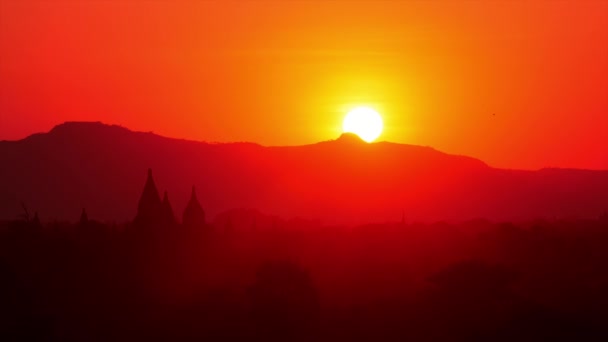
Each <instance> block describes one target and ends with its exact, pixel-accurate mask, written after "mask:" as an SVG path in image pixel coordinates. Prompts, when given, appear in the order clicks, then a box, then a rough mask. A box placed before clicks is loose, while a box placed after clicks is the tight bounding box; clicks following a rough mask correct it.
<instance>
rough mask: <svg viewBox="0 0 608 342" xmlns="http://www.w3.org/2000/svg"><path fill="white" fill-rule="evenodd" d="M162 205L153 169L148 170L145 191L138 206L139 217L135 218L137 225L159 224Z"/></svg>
mask: <svg viewBox="0 0 608 342" xmlns="http://www.w3.org/2000/svg"><path fill="white" fill-rule="evenodd" d="M161 212H162V203H161V200H160V197H159V195H158V190H157V188H156V184H155V183H154V178H153V177H152V169H148V179H147V180H146V184H145V185H144V190H143V192H142V194H141V197H140V198H139V204H138V206H137V216H135V223H136V224H154V223H158V222H159V219H160V218H161Z"/></svg>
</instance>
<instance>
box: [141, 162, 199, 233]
mask: <svg viewBox="0 0 608 342" xmlns="http://www.w3.org/2000/svg"><path fill="white" fill-rule="evenodd" d="M182 218H183V219H182V226H184V227H186V228H202V227H205V226H206V221H205V211H204V210H203V207H202V206H201V204H200V202H199V201H198V198H197V196H196V189H195V187H194V186H193V187H192V194H191V195H190V200H189V201H188V204H187V205H186V209H185V210H184V214H183V216H182ZM133 223H134V225H135V226H137V227H158V226H169V227H170V226H175V225H177V224H178V222H177V220H176V217H175V213H174V211H173V207H172V205H171V202H170V201H169V195H168V193H167V191H165V192H164V195H163V199H162V200H161V198H160V196H159V192H158V188H157V187H156V183H155V182H154V177H153V176H152V169H148V178H147V180H146V184H145V185H144V189H143V191H142V194H141V197H140V198H139V203H138V206H137V215H136V216H135V219H134V220H133Z"/></svg>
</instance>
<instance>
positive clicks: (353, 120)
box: [342, 107, 383, 143]
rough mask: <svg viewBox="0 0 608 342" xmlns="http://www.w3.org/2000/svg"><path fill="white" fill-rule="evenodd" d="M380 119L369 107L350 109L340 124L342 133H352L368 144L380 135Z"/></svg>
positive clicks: (381, 124)
mask: <svg viewBox="0 0 608 342" xmlns="http://www.w3.org/2000/svg"><path fill="white" fill-rule="evenodd" d="M382 127H383V123H382V117H381V116H380V114H378V112H376V111H375V110H373V109H372V108H369V107H357V108H354V109H352V110H351V111H350V112H348V114H346V117H344V122H342V131H343V132H344V133H354V134H356V135H358V136H359V137H360V138H361V139H363V140H365V141H367V142H368V143H369V142H372V141H374V140H376V139H377V138H378V137H379V136H380V133H382Z"/></svg>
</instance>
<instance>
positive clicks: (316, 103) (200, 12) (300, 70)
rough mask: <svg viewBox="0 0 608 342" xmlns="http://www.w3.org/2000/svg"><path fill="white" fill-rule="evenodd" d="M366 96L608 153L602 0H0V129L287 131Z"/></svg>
mask: <svg viewBox="0 0 608 342" xmlns="http://www.w3.org/2000/svg"><path fill="white" fill-rule="evenodd" d="M363 104H367V105H371V106H373V107H375V108H376V109H377V110H378V111H380V112H381V113H382V115H383V117H384V120H385V126H386V127H385V132H384V133H383V135H382V136H381V138H380V140H389V141H394V142H402V143H410V144H417V145H430V146H433V147H435V148H437V149H440V150H443V151H446V152H449V153H456V154H466V155H470V156H474V157H477V158H480V159H482V160H484V161H486V162H488V163H489V164H491V165H493V166H498V167H508V168H540V167H545V166H560V167H581V168H604V169H608V152H607V150H608V1H604V0H598V1H593V0H572V1H549V0H546V1H545V0H543V1H523V0H522V1H518V0H513V1H507V0H505V1H481V0H480V1H456V0H454V1H339V0H335V1H254V0H249V1H236V0H234V1H217V2H215V1H195V0H190V1H186V0H184V1H160V0H159V1H153V0H150V1H144V0H131V1H118V0H115V1H103V0H88V1H87V0H72V1H61V0H54V1H42V0H38V1H34V0H0V139H18V138H22V137H24V136H26V135H28V134H30V133H33V132H37V131H45V130H48V129H50V128H51V127H52V126H54V125H55V124H57V123H60V122H63V121H67V120H94V121H97V120H100V121H103V122H106V123H116V124H121V125H124V126H126V127H129V128H131V129H135V130H144V131H154V132H157V133H159V134H163V135H167V136H174V137H184V138H189V139H196V140H206V141H254V142H258V143H261V144H264V145H297V144H305V143H312V142H316V141H320V140H328V139H333V138H336V137H337V136H338V134H339V133H340V128H341V121H342V117H343V116H344V114H345V111H346V110H347V109H348V107H351V106H356V105H363ZM493 113H495V115H492V114H493Z"/></svg>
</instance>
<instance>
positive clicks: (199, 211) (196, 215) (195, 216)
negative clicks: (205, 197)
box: [182, 186, 205, 227]
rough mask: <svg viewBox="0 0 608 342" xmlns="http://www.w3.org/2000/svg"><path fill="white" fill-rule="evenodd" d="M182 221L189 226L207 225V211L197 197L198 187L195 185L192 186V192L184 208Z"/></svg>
mask: <svg viewBox="0 0 608 342" xmlns="http://www.w3.org/2000/svg"><path fill="white" fill-rule="evenodd" d="M182 222H183V224H184V226H187V227H202V226H204V225H205V211H204V210H203V207H201V204H200V203H199V201H198V198H197V197H196V188H195V187H194V186H192V194H191V195H190V200H189V201H188V204H187V205H186V209H185V210H184V216H183V221H182Z"/></svg>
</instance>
